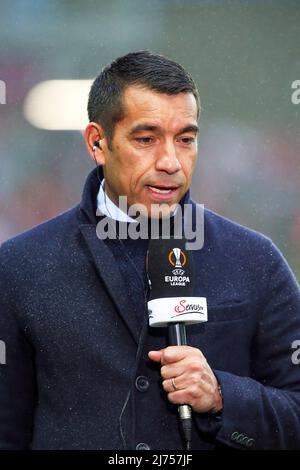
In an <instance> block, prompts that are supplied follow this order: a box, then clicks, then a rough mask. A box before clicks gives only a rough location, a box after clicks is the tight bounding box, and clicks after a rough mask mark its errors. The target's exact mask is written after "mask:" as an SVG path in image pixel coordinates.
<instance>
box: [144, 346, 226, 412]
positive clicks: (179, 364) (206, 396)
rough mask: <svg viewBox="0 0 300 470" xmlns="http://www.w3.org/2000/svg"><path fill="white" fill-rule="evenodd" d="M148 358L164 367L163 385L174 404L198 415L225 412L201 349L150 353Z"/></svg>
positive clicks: (173, 347) (179, 348) (164, 350)
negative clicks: (189, 408) (190, 409)
mask: <svg viewBox="0 0 300 470" xmlns="http://www.w3.org/2000/svg"><path fill="white" fill-rule="evenodd" d="M148 356H149V358H150V359H151V360H152V361H155V362H160V363H161V365H162V367H161V376H162V379H163V383H162V384H163V388H164V390H165V391H166V392H167V394H168V399H169V401H170V402H171V403H173V404H176V405H190V406H191V407H192V408H193V410H194V411H195V412H197V413H205V412H210V411H214V412H217V411H220V410H221V409H222V408H223V400H222V396H221V394H220V391H219V388H218V381H217V379H216V377H215V375H214V373H213V372H212V370H211V368H210V367H209V365H208V363H207V361H206V359H205V357H204V356H203V354H202V352H201V351H200V350H199V349H197V348H192V347H190V346H169V347H168V348H165V349H161V350H160V351H150V352H149V354H148ZM172 379H175V386H176V389H177V390H174V387H173V384H174V381H173V384H172Z"/></svg>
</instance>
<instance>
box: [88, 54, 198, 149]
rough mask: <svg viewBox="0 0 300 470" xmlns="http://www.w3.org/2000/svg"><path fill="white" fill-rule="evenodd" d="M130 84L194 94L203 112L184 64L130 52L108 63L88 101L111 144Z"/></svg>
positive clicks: (170, 92) (121, 116) (94, 83)
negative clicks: (124, 94) (124, 96)
mask: <svg viewBox="0 0 300 470" xmlns="http://www.w3.org/2000/svg"><path fill="white" fill-rule="evenodd" d="M130 85H141V86H144V87H146V88H149V89H150V90H154V91H157V92H159V93H166V94H170V95H175V94H177V93H182V92H184V93H192V94H193V95H194V97H195V99H196V102H197V106H198V116H199V114H200V99H199V94H198V90H197V87H196V84H195V82H194V80H193V78H192V77H191V75H190V74H189V73H188V72H187V71H186V70H185V69H184V68H183V66H182V65H180V64H178V63H177V62H174V61H173V60H171V59H168V58H167V57H164V56H162V55H159V54H152V53H151V52H149V51H137V52H130V53H129V54H126V55H124V56H122V57H118V58H117V59H116V60H114V61H113V62H112V63H111V64H108V65H107V66H106V67H105V68H104V69H103V70H102V71H101V72H100V74H99V75H98V76H97V77H96V79H95V80H94V82H93V84H92V87H91V90H90V93H89V100H88V117H89V120H90V122H91V121H93V122H98V123H99V124H100V125H101V126H102V127H103V129H104V132H105V135H106V137H107V139H108V145H109V147H111V144H112V139H113V131H114V126H115V124H116V122H118V121H120V120H121V119H122V118H123V117H124V109H123V106H122V97H123V93H124V91H125V89H126V88H127V87H128V86H130Z"/></svg>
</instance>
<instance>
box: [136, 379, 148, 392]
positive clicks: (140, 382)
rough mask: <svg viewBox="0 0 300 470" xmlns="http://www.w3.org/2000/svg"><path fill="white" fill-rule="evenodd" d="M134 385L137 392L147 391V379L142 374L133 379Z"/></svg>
mask: <svg viewBox="0 0 300 470" xmlns="http://www.w3.org/2000/svg"><path fill="white" fill-rule="evenodd" d="M135 386H136V388H137V389H138V391H139V392H147V390H148V388H149V386H150V382H149V379H148V378H147V377H145V376H144V375H140V376H139V377H137V378H136V379H135Z"/></svg>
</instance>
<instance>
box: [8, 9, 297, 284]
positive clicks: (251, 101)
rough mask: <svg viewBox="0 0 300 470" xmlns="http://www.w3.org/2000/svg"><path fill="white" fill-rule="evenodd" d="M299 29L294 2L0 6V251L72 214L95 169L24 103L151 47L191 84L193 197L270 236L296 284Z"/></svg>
mask: <svg viewBox="0 0 300 470" xmlns="http://www.w3.org/2000/svg"><path fill="white" fill-rule="evenodd" d="M299 24H300V2H299V1H297V0H293V1H291V0H285V1H276V0H273V1H271V0H270V1H263V0H261V1H255V0H252V1H242V0H241V1H237V0H236V1H234V0H231V1H230V0H227V1H226V0H224V1H222V2H221V1H216V0H215V1H214V0H211V1H196V0H184V1H183V0H182V1H178V0H169V1H168V0H164V1H161V0H152V1H151V2H149V1H147V0H126V1H123V0H109V1H106V0H98V1H93V0H86V1H85V2H81V1H79V0H72V1H70V0H43V1H39V0H12V1H9V0H1V2H0V80H3V81H4V82H5V84H6V88H7V96H6V104H0V183H1V184H0V242H1V241H3V240H4V239H6V238H8V237H10V236H12V235H14V234H16V233H18V232H20V231H22V230H24V229H27V228H29V227H31V226H32V225H34V224H37V223H40V222H41V221H42V220H45V219H46V218H49V217H52V216H54V215H56V214H57V213H58V212H61V211H63V210H65V209H67V208H68V207H70V206H71V205H73V204H75V203H76V202H77V201H78V199H79V198H80V195H81V190H82V185H83V183H84V180H85V177H86V175H87V173H88V172H89V171H90V169H91V168H92V162H91V161H90V159H89V157H88V156H87V154H86V151H85V147H84V143H83V138H82V134H81V133H80V132H79V131H48V130H43V129H38V128H36V127H33V126H32V125H31V124H30V123H29V122H28V121H27V120H26V119H25V117H24V113H23V104H24V99H25V97H26V95H27V93H28V92H29V91H30V90H31V89H32V87H33V86H34V85H36V84H37V83H39V82H42V81H45V80H53V79H72V80H78V79H92V78H93V77H94V76H95V75H96V74H97V72H98V71H99V70H100V68H102V67H103V66H104V65H105V64H106V63H107V62H110V61H111V60H112V59H113V58H115V57H117V56H119V55H122V54H125V53H127V52H128V51H131V50H138V49H149V50H151V51H153V52H158V53H163V54H166V55H168V56H169V57H171V58H173V59H175V60H177V61H179V62H181V63H182V64H183V65H184V66H186V67H187V69H188V70H189V71H190V72H191V73H192V75H193V76H194V78H195V79H196V81H197V83H198V86H199V91H200V95H201V98H202V108H203V109H202V116H201V125H200V136H199V164H198V168H197V171H196V174H195V177H194V184H193V195H194V199H196V200H198V201H199V202H201V203H204V204H205V205H206V206H208V207H210V208H211V209H213V210H216V211H217V212H219V213H221V214H222V215H224V216H227V217H229V218H232V219H234V220H236V221H237V222H239V223H241V224H245V225H248V226H250V227H252V228H254V229H256V230H259V231H262V232H263V233H265V234H266V235H268V236H269V237H271V238H272V239H273V240H274V242H275V243H276V244H277V245H278V246H279V247H280V248H281V249H282V251H283V252H284V254H285V256H286V257H287V258H288V260H289V262H290V264H291V266H292V267H293V269H294V270H295V272H296V274H297V276H298V278H299V279H300V203H299V202H300V133H299V126H300V104H299V105H295V104H293V103H292V101H291V94H292V89H291V84H292V82H293V81H294V80H297V79H298V80H299V79H300V52H299ZM44 113H47V107H45V109H44Z"/></svg>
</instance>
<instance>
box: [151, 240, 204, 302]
mask: <svg viewBox="0 0 300 470" xmlns="http://www.w3.org/2000/svg"><path fill="white" fill-rule="evenodd" d="M185 242H186V240H185V239H184V238H181V239H175V238H170V239H167V240H164V239H162V238H154V239H151V240H150V242H149V249H148V278H149V280H150V282H151V293H150V298H151V299H156V298H161V297H179V296H182V295H184V296H192V295H193V293H194V285H195V279H194V278H195V270H194V260H193V256H192V251H191V250H186V249H185Z"/></svg>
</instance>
